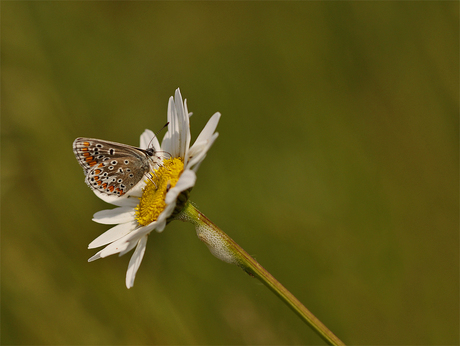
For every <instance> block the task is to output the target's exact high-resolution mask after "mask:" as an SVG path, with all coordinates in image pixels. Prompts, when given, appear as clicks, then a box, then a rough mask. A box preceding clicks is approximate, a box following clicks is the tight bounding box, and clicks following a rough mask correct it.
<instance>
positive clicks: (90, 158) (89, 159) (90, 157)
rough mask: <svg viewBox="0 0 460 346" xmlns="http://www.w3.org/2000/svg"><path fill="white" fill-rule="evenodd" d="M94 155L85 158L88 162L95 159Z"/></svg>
mask: <svg viewBox="0 0 460 346" xmlns="http://www.w3.org/2000/svg"><path fill="white" fill-rule="evenodd" d="M93 159H94V157H92V156H88V157H87V158H86V159H85V160H86V162H90V161H93Z"/></svg>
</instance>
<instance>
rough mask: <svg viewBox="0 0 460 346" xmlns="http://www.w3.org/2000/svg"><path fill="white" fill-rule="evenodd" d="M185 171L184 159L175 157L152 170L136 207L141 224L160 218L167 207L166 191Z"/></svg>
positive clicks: (138, 220) (144, 224)
mask: <svg viewBox="0 0 460 346" xmlns="http://www.w3.org/2000/svg"><path fill="white" fill-rule="evenodd" d="M183 171H184V163H183V162H182V159H181V158H177V157H175V158H171V159H168V160H165V161H163V163H162V165H161V166H160V167H159V168H158V169H156V170H155V171H154V172H152V174H151V178H150V179H148V180H147V185H146V186H145V187H144V190H143V191H142V197H141V198H140V202H139V204H138V206H137V207H136V220H137V222H138V223H139V224H140V225H142V226H146V225H148V224H150V223H152V222H154V221H156V220H157V219H158V216H160V214H161V212H162V211H163V210H164V209H165V207H166V203H165V198H166V193H167V192H168V191H169V189H170V188H172V187H174V186H175V185H176V184H177V182H178V180H179V177H180V175H181V174H182V172H183Z"/></svg>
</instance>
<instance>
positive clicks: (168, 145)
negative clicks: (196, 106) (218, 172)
mask: <svg viewBox="0 0 460 346" xmlns="http://www.w3.org/2000/svg"><path fill="white" fill-rule="evenodd" d="M187 112H188V110H187V105H186V104H185V105H184V103H183V102H182V96H181V94H180V90H179V89H177V90H176V93H175V98H174V97H170V98H169V103H168V121H169V125H168V132H167V133H166V135H165V137H164V138H163V142H162V145H161V148H162V150H164V151H166V152H168V153H169V154H171V156H172V157H182V158H185V153H186V151H187V149H188V146H189V145H190V122H189V116H188V113H187Z"/></svg>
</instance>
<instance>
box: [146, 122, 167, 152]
mask: <svg viewBox="0 0 460 346" xmlns="http://www.w3.org/2000/svg"><path fill="white" fill-rule="evenodd" d="M168 125H169V121H168V122H167V123H166V124H164V125H163V127H162V128H161V129H160V131H157V132H155V133H154V135H153V137H152V139H151V140H150V142H149V145H148V146H147V148H149V147H150V144H152V141H153V139H154V138H155V137H157V133H160V132H161V131H163V129H164V128H165V127H166V126H168Z"/></svg>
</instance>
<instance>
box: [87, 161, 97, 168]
mask: <svg viewBox="0 0 460 346" xmlns="http://www.w3.org/2000/svg"><path fill="white" fill-rule="evenodd" d="M88 164H89V165H90V167H93V166H94V165H95V164H97V162H96V161H91V162H88Z"/></svg>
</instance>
